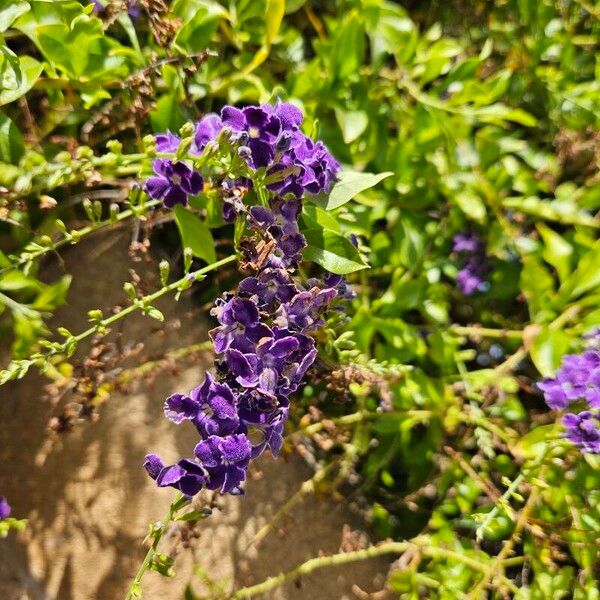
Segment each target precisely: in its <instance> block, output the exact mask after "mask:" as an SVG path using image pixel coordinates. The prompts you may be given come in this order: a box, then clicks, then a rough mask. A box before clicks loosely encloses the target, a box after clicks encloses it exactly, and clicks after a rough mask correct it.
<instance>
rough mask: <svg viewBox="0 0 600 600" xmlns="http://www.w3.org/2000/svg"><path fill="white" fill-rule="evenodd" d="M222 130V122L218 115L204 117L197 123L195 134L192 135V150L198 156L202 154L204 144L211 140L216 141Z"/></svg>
mask: <svg viewBox="0 0 600 600" xmlns="http://www.w3.org/2000/svg"><path fill="white" fill-rule="evenodd" d="M222 129H223V122H222V121H221V118H220V117H219V115H215V114H210V115H206V116H205V117H204V118H203V119H201V120H200V121H198V124H197V125H196V133H195V134H194V145H195V148H194V150H195V151H196V152H197V153H198V154H202V152H203V150H204V148H206V144H208V142H211V141H212V140H215V139H217V136H218V135H219V133H221V130H222Z"/></svg>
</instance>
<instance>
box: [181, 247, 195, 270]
mask: <svg viewBox="0 0 600 600" xmlns="http://www.w3.org/2000/svg"><path fill="white" fill-rule="evenodd" d="M193 258H194V253H193V251H192V249H191V248H187V247H186V248H184V249H183V268H184V269H185V271H186V273H187V272H188V271H189V270H190V267H191V266H192V259H193Z"/></svg>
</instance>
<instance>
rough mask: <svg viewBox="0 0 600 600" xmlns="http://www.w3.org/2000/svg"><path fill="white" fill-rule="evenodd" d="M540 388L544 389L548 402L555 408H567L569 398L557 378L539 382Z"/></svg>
mask: <svg viewBox="0 0 600 600" xmlns="http://www.w3.org/2000/svg"><path fill="white" fill-rule="evenodd" d="M537 386H538V388H539V389H540V390H542V392H543V394H544V399H545V400H546V404H547V405H548V406H549V407H550V408H552V409H554V410H563V409H565V408H567V406H568V404H569V399H568V398H567V395H566V394H565V391H564V390H563V387H562V384H561V383H560V382H559V381H557V380H556V379H550V378H546V379H543V380H542V381H540V382H538V384H537Z"/></svg>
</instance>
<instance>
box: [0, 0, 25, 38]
mask: <svg viewBox="0 0 600 600" xmlns="http://www.w3.org/2000/svg"><path fill="white" fill-rule="evenodd" d="M29 8H30V7H29V2H25V0H0V32H1V31H6V30H7V29H8V28H9V27H10V26H11V25H12V24H13V22H14V21H16V20H17V19H18V18H19V17H20V16H21V15H22V14H24V13H26V12H27V11H28V10H29Z"/></svg>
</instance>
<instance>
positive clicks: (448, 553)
mask: <svg viewBox="0 0 600 600" xmlns="http://www.w3.org/2000/svg"><path fill="white" fill-rule="evenodd" d="M410 548H413V549H415V550H416V551H417V552H420V553H421V554H422V555H424V556H428V557H430V558H446V559H450V560H455V561H458V562H462V563H463V564H465V565H467V566H469V567H471V568H472V569H474V570H475V571H479V572H481V573H483V574H484V575H485V576H486V579H488V578H490V577H491V576H492V575H493V574H494V573H493V570H492V569H491V568H490V567H488V566H487V565H485V564H483V563H481V562H479V561H478V560H476V559H474V558H471V557H470V556H466V555H464V554H460V553H459V552H455V551H453V550H447V549H446V548H440V547H438V546H430V545H428V544H424V543H423V541H422V540H419V538H416V539H415V540H412V541H410V542H386V543H383V544H380V545H379V546H371V547H370V548H366V549H364V550H356V551H354V552H344V553H341V554H333V555H332V556H322V557H318V558H311V559H309V560H307V561H306V562H304V563H302V564H301V565H299V566H297V567H296V568H295V569H292V570H291V571H288V572H287V573H280V574H279V575H276V576H274V577H269V578H268V579H265V580H264V581H263V582H261V583H257V584H256V585H252V586H249V587H245V588H241V589H239V590H237V591H236V592H233V593H232V594H230V595H229V596H227V600H240V599H241V598H254V597H255V596H256V595H258V594H264V593H266V592H268V591H270V590H272V589H274V588H276V587H279V586H280V585H282V584H283V583H285V582H286V581H290V580H294V579H297V578H298V577H299V576H300V575H308V574H309V573H312V572H313V571H316V570H317V569H322V568H324V567H331V566H337V565H344V564H347V563H351V562H356V561H359V560H366V559H369V558H375V557H377V556H383V555H386V554H403V553H404V552H406V551H407V550H409V549H410ZM499 579H500V580H501V581H502V583H503V584H504V585H505V586H507V587H508V588H510V590H511V591H512V592H515V591H517V588H516V586H515V584H514V583H513V582H512V581H510V580H509V579H508V578H507V577H505V576H503V575H501V574H499ZM430 584H431V582H430Z"/></svg>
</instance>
